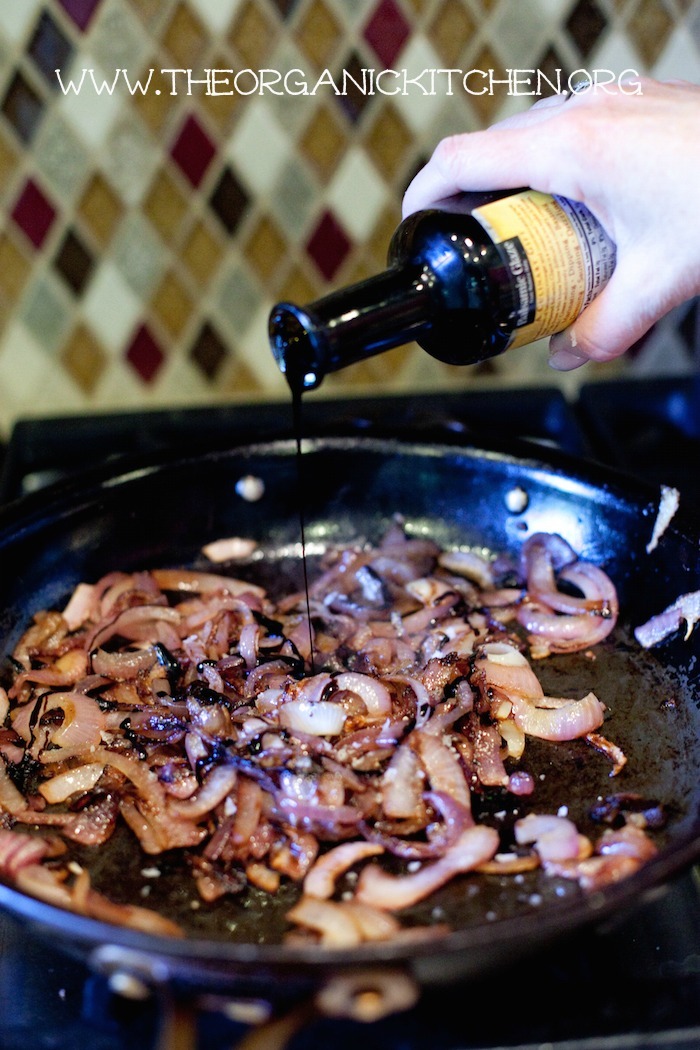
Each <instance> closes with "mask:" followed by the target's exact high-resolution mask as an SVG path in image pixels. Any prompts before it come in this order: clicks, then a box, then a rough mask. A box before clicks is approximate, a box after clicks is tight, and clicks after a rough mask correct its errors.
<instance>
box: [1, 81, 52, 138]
mask: <svg viewBox="0 0 700 1050" xmlns="http://www.w3.org/2000/svg"><path fill="white" fill-rule="evenodd" d="M2 112H3V113H4V115H5V116H6V117H7V119H8V121H9V122H10V124H11V125H12V127H13V128H14V129H15V131H16V133H17V135H18V136H19V138H20V139H21V140H22V142H24V143H27V144H29V143H30V142H31V141H32V139H33V138H34V135H35V134H36V131H37V128H38V127H39V123H40V122H41V118H42V116H43V113H44V102H43V100H42V99H41V98H40V97H39V95H37V93H36V91H35V90H34V88H33V87H31V85H29V84H28V83H27V81H26V80H25V79H24V77H23V76H22V74H21V73H16V74H15V75H14V77H13V78H12V80H11V81H10V85H9V87H8V89H7V91H6V92H5V98H4V99H3V102H2Z"/></svg>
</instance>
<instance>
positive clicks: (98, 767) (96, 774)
mask: <svg viewBox="0 0 700 1050" xmlns="http://www.w3.org/2000/svg"><path fill="white" fill-rule="evenodd" d="M103 772H104V766H103V765H102V763H101V762H88V763H85V764H84V765H82V766H77V767H76V768H75V769H67V770H66V771H65V772H64V773H57V774H56V775H55V776H53V777H51V778H50V779H49V780H44V781H43V782H42V783H41V784H40V785H39V792H40V793H41V794H42V795H43V796H44V798H45V799H46V801H47V802H51V803H54V802H65V801H66V799H68V798H70V797H71V795H75V794H83V793H84V792H86V791H91V790H92V788H94V786H95V784H96V783H97V781H98V780H99V779H100V777H101V776H102V774H103Z"/></svg>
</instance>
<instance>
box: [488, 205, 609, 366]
mask: <svg viewBox="0 0 700 1050" xmlns="http://www.w3.org/2000/svg"><path fill="white" fill-rule="evenodd" d="M472 214H473V216H474V218H475V219H477V220H478V221H479V223H480V224H481V225H482V226H483V228H484V229H485V230H486V232H487V233H488V234H489V236H490V237H491V239H492V240H493V241H494V243H495V244H496V245H497V247H498V250H499V253H500V255H501V258H502V259H503V261H504V263H505V265H506V266H507V267H508V269H509V271H510V273H511V283H512V287H513V291H514V295H515V320H514V323H515V331H514V332H513V335H512V336H511V339H510V342H509V344H508V346H509V347H513V346H524V345H525V344H526V343H533V342H534V341H535V340H536V339H541V338H543V337H544V336H549V335H552V334H553V333H554V332H561V331H562V329H564V328H567V327H568V326H569V325H570V324H572V323H573V322H574V321H575V320H576V318H577V317H578V315H579V314H580V313H581V311H582V310H583V309H584V307H586V306H587V305H588V303H590V301H591V300H592V299H594V298H595V296H596V295H597V294H598V292H600V291H601V290H602V288H604V287H605V285H606V284H607V282H608V281H609V279H610V277H611V275H612V272H613V270H614V268H615V245H614V243H613V242H612V241H611V240H610V238H609V236H608V234H607V233H606V231H605V230H604V229H603V227H602V226H601V225H600V223H599V222H598V220H597V219H596V218H594V216H593V215H591V213H590V212H589V211H588V209H587V208H585V207H584V206H583V205H582V204H578V203H577V202H575V201H570V200H567V199H566V198H565V197H551V196H549V194H546V193H539V192H538V191H536V190H524V191H523V192H521V193H516V194H513V195H512V196H510V197H502V198H501V199H500V200H496V201H492V202H491V203H490V204H483V205H482V206H481V207H479V208H475V209H474V211H473V212H472Z"/></svg>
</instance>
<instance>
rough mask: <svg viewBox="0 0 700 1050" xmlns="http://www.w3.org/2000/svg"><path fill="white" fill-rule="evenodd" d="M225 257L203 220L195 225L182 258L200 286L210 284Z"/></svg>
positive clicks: (218, 242)
mask: <svg viewBox="0 0 700 1050" xmlns="http://www.w3.org/2000/svg"><path fill="white" fill-rule="evenodd" d="M222 255H223V247H222V245H221V242H220V240H219V239H218V238H217V237H216V236H215V234H214V233H213V231H212V230H211V228H210V227H209V226H208V224H207V223H206V222H204V221H203V220H199V221H197V222H196V223H195V225H194V227H193V229H192V230H191V231H190V233H189V234H188V236H187V238H186V240H185V243H184V244H183V246H182V252H181V258H182V261H183V263H184V265H185V266H186V267H187V269H188V270H189V272H190V273H191V275H192V277H193V278H194V279H195V281H197V283H198V284H200V285H202V286H204V285H207V284H208V283H209V281H210V280H211V277H212V275H213V274H214V273H215V271H216V269H217V267H218V265H219V263H220V261H221V257H222Z"/></svg>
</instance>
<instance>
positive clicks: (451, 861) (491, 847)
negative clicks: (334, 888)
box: [356, 824, 500, 911]
mask: <svg viewBox="0 0 700 1050" xmlns="http://www.w3.org/2000/svg"><path fill="white" fill-rule="evenodd" d="M499 841H500V840H499V835H498V832H497V831H496V830H495V829H494V828H490V827H488V826H487V825H486V824H478V825H475V826H474V827H472V828H467V830H466V831H463V832H462V834H461V835H460V836H459V838H458V839H457V841H456V842H455V843H454V845H453V846H451V847H450V849H449V850H448V851H447V852H446V853H445V854H444V856H442V857H440V858H439V860H436V861H433V862H432V863H431V864H426V865H425V866H424V867H421V869H420V870H419V871H417V872H415V873H413V874H410V875H391V874H389V872H386V871H384V870H383V869H382V868H380V867H379V865H378V864H369V865H368V866H367V867H366V868H364V869H363V870H362V873H361V874H360V878H359V880H358V884H357V893H356V897H357V900H359V901H361V902H362V903H363V904H369V905H371V906H372V907H373V908H381V909H383V910H385V911H401V910H402V909H404V908H410V907H411V906H412V905H414V904H417V903H418V901H421V900H423V899H424V898H425V897H427V896H429V894H431V893H434V892H435V890H437V889H439V888H440V886H443V885H444V884H445V883H446V882H449V880H450V879H452V878H453V877H454V876H455V875H458V874H460V873H463V872H467V871H470V870H471V869H473V868H475V867H477V866H478V865H479V864H483V863H484V861H487V860H490V859H491V858H492V857H493V855H494V854H495V853H496V851H497V849H498V845H499Z"/></svg>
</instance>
